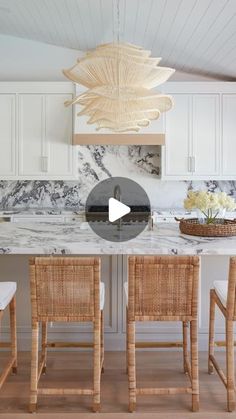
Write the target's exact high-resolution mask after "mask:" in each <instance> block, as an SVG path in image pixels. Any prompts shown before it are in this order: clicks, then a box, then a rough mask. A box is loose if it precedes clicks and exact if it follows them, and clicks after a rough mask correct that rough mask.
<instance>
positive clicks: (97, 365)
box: [93, 318, 101, 412]
mask: <svg viewBox="0 0 236 419" xmlns="http://www.w3.org/2000/svg"><path fill="white" fill-rule="evenodd" d="M100 337H101V324H100V318H98V319H97V318H95V320H94V351H93V368H94V372H93V374H94V376H93V390H94V394H93V411H94V412H99V411H100V407H101V404H100V380H101V339H100Z"/></svg>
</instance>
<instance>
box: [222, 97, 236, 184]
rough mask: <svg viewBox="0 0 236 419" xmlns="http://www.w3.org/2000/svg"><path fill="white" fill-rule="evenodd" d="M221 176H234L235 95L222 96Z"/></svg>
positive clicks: (235, 147)
mask: <svg viewBox="0 0 236 419" xmlns="http://www.w3.org/2000/svg"><path fill="white" fill-rule="evenodd" d="M222 106H223V110H222V114H223V138H222V154H223V163H222V166H223V167H222V174H223V175H227V176H234V177H235V176H236V161H235V156H236V138H235V133H236V114H235V109H236V94H229V95H223V98H222Z"/></svg>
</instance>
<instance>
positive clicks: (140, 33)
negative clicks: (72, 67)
mask: <svg viewBox="0 0 236 419" xmlns="http://www.w3.org/2000/svg"><path fill="white" fill-rule="evenodd" d="M0 33H2V34H8V35H12V36H17V37H22V38H26V39H31V40H36V41H40V42H45V43H49V44H53V45H58V46H63V47H67V48H73V49H78V50H88V49H90V48H94V47H95V46H96V45H98V44H100V43H104V42H112V41H114V40H115V41H116V40H117V37H118V36H119V38H120V40H121V41H126V42H131V43H134V44H137V45H141V46H143V47H144V48H147V49H151V50H152V55H153V56H161V57H163V60H162V65H166V66H170V67H174V68H176V69H177V70H180V71H185V72H188V73H193V74H199V75H207V76H213V77H216V78H219V79H223V80H236V0H0Z"/></svg>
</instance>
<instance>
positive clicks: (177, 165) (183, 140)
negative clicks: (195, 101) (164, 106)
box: [163, 93, 191, 177]
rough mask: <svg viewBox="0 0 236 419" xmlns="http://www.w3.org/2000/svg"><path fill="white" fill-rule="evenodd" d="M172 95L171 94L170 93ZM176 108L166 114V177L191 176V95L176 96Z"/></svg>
mask: <svg viewBox="0 0 236 419" xmlns="http://www.w3.org/2000/svg"><path fill="white" fill-rule="evenodd" d="M170 94H171V93H170ZM172 97H173V99H174V107H173V109H172V110H170V111H169V112H167V113H166V115H165V117H166V124H165V126H166V129H165V131H166V146H165V169H164V173H163V175H164V176H183V177H184V176H185V175H189V174H190V172H189V170H190V167H189V156H190V153H191V142H190V117H191V115H190V114H191V112H190V110H191V109H190V105H191V101H190V100H191V98H190V96H189V95H184V94H175V95H172Z"/></svg>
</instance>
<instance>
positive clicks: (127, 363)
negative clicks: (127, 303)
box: [126, 307, 129, 374]
mask: <svg viewBox="0 0 236 419" xmlns="http://www.w3.org/2000/svg"><path fill="white" fill-rule="evenodd" d="M128 365H129V360H128V308H127V307H126V374H128Z"/></svg>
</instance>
